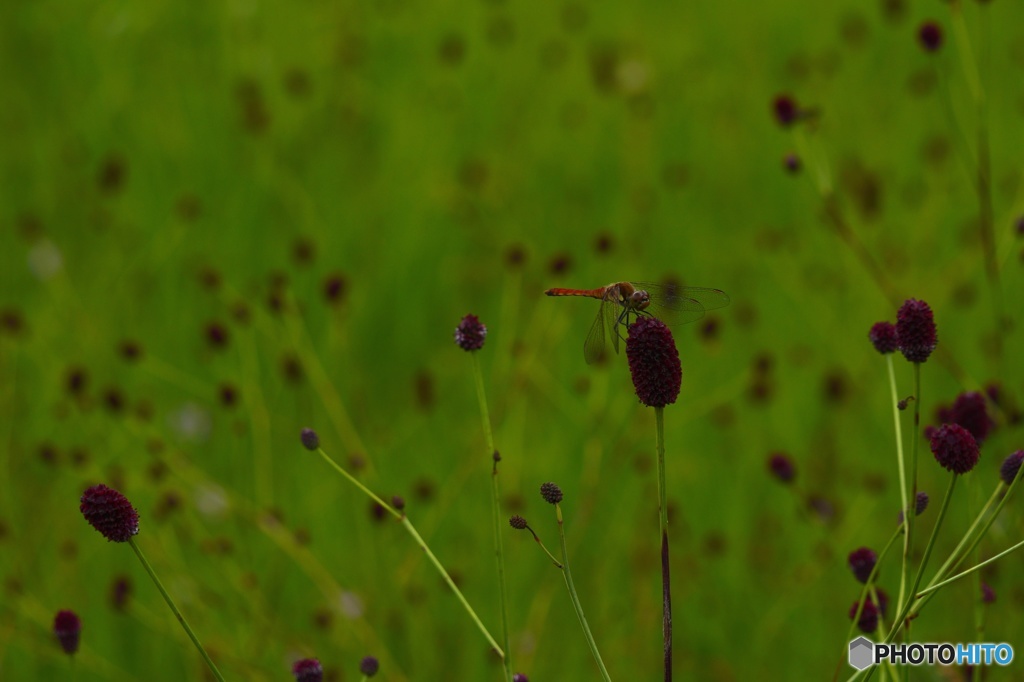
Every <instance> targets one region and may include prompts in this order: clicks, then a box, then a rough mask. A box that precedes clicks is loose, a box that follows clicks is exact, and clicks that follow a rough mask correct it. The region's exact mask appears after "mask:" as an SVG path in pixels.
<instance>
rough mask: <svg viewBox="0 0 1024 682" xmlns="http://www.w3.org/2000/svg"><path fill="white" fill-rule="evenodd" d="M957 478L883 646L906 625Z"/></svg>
mask: <svg viewBox="0 0 1024 682" xmlns="http://www.w3.org/2000/svg"><path fill="white" fill-rule="evenodd" d="M957 478H959V476H957V474H955V473H953V474H950V478H949V487H948V488H946V496H945V497H943V498H942V508H941V509H940V510H939V518H937V519H936V520H935V527H934V528H932V534H931V537H929V538H928V544H927V545H925V548H924V556H922V557H921V565H920V566H918V567H917V573H916V575H915V577H914V585H913V587H912V588H911V589H910V595H909V597H908V599H907V601H906V603H905V604H904V605H903V606H902V608H901V609H900V613H899V616H897V617H896V618H895V619H894V620H893V622H892V627H891V628H890V629H889V634H888V635H887V636H886V638H885V641H884V642H882V643H883V644H889V643H891V642H892V640H893V639H894V638H895V637H896V635H897V633H899V632H900V630H902V629H903V626H904V625H905V624H906V617H907V614H908V613H909V612H910V607H911V606H912V605H913V604H914V598H913V597H914V595H915V593H916V592H917V588H918V586H919V585H920V584H921V576H922V575H923V574H924V569H925V567H927V565H928V559H929V557H931V554H932V548H933V547H934V546H935V538H936V537H938V534H939V528H941V527H942V521H943V519H945V518H946V510H947V509H949V500H950V498H952V497H953V488H954V487H956V479H957ZM904 516H905V517H909V518H913V517H912V516H911V515H910V514H904ZM876 667H877V666H872V667H870V668H868V669H867V676H866V677H865V678H864V679H865V681H866V680H870V679H871V676H872V675H873V674H874V672H875V668H876Z"/></svg>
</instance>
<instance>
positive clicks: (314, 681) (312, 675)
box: [292, 658, 324, 682]
mask: <svg viewBox="0 0 1024 682" xmlns="http://www.w3.org/2000/svg"><path fill="white" fill-rule="evenodd" d="M292 675H295V682H322V680H323V679H324V669H323V666H321V665H320V661H318V660H316V659H315V658H304V659H302V660H301V661H295V665H293V666H292Z"/></svg>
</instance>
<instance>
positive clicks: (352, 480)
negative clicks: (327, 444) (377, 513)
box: [316, 448, 405, 519]
mask: <svg viewBox="0 0 1024 682" xmlns="http://www.w3.org/2000/svg"><path fill="white" fill-rule="evenodd" d="M316 451H317V452H319V453H320V456H321V457H323V458H324V461H325V462H327V463H328V464H329V465H330V466H331V467H333V468H334V470H335V471H337V472H338V473H339V474H341V475H342V476H344V477H345V478H347V479H348V482H349V483H351V484H352V485H354V486H355V487H357V488H359V489H360V490H362V491H363V493H365V494H366V495H367V496H368V497H369V498H370V499H372V500H373V501H374V502H376V503H377V504H379V505H380V506H382V507H384V509H386V510H387V512H388V513H389V514H391V515H392V516H394V517H395V518H396V519H402V518H405V517H404V516H403V515H402V513H401V512H400V511H398V510H397V509H395V508H394V507H392V506H391V505H390V504H388V503H387V502H385V501H384V500H382V499H380V498H379V497H377V495H376V494H375V493H374V492H373V491H372V490H370V489H369V488H367V487H366V486H365V485H363V484H362V483H361V482H360V481H359V479H357V478H356V477H355V476H353V475H352V474H350V473H349V472H347V471H345V469H344V468H342V467H341V465H339V464H338V463H337V462H335V461H334V460H333V459H332V458H331V456H330V455H328V454H327V453H326V452H324V449H323V448H317V450H316Z"/></svg>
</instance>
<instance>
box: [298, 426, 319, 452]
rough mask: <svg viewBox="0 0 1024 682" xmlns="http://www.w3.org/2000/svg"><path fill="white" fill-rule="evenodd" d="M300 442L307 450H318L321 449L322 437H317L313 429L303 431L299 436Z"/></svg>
mask: <svg viewBox="0 0 1024 682" xmlns="http://www.w3.org/2000/svg"><path fill="white" fill-rule="evenodd" d="M299 440H301V441H302V445H303V447H305V448H306V449H307V450H316V449H317V448H319V447H320V436H318V435H316V431H314V430H313V429H309V428H306V429H302V432H301V433H300V434H299Z"/></svg>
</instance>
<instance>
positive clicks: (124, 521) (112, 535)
mask: <svg viewBox="0 0 1024 682" xmlns="http://www.w3.org/2000/svg"><path fill="white" fill-rule="evenodd" d="M78 509H79V510H80V511H81V512H82V516H84V517H85V520H86V521H88V522H89V525H90V526H92V527H93V528H95V529H96V530H98V531H99V532H100V534H101V535H102V536H103V537H105V538H106V539H107V540H110V541H111V542H128V540H129V539H130V538H131V537H132V536H133V535H136V534H138V532H139V513H138V512H137V511H135V507H133V506H132V503H131V502H129V501H128V498H126V497H125V496H124V495H122V494H121V493H119V492H117V491H116V490H114V489H113V488H108V487H107V486H105V485H103V484H100V485H94V486H93V487H91V488H89V489H87V490H86V491H85V492H84V493H82V501H81V504H80V505H79V506H78Z"/></svg>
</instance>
